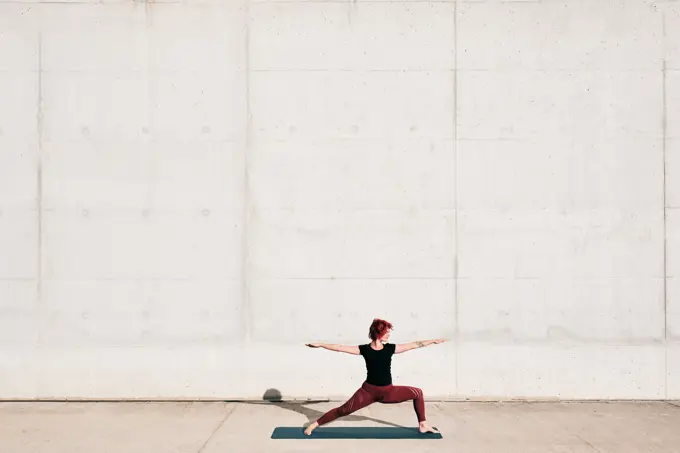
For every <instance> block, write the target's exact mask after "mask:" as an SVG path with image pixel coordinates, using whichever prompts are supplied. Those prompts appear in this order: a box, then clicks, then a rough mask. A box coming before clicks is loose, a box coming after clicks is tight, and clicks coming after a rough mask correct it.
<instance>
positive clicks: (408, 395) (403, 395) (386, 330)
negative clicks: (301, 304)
mask: <svg viewBox="0 0 680 453" xmlns="http://www.w3.org/2000/svg"><path fill="white" fill-rule="evenodd" d="M391 330H392V324H391V323H389V322H387V321H385V320H382V319H374V320H373V323H372V324H371V327H370V328H369V331H368V336H369V338H370V339H371V342H370V343H369V344H364V345H361V346H342V345H335V344H324V343H309V344H307V346H309V347H310V348H324V349H328V350H330V351H337V352H344V353H347V354H353V355H362V356H363V357H364V360H365V361H366V371H367V376H366V381H365V382H364V383H363V385H362V386H361V388H360V389H359V390H357V391H356V393H355V394H354V395H353V396H352V397H351V398H350V399H349V400H348V401H347V402H346V403H345V404H343V405H342V406H340V407H336V408H334V409H331V410H330V411H328V412H326V413H325V414H324V415H323V416H322V417H321V418H319V419H318V420H317V421H315V422H314V423H312V424H311V425H309V426H308V427H307V429H306V430H305V434H306V435H308V436H309V435H310V434H312V431H314V430H315V429H316V428H317V427H319V426H322V425H325V424H326V423H329V422H331V421H333V420H335V419H337V418H339V417H344V416H346V415H349V414H351V413H353V412H356V411H358V410H359V409H363V408H364V407H366V406H369V405H371V404H373V403H376V402H377V403H383V404H393V403H402V402H404V401H410V400H413V408H414V409H415V411H416V415H417V417H418V423H419V427H418V429H419V430H420V432H421V433H427V432H431V433H438V432H439V431H437V430H436V429H434V428H432V427H430V426H429V425H428V424H427V421H426V419H425V399H424V397H423V391H422V390H421V389H419V388H415V387H405V386H397V385H392V372H391V365H392V356H393V355H394V354H401V353H402V352H406V351H410V350H411V349H416V348H423V347H425V346H429V345H431V344H439V343H443V342H444V341H446V340H426V341H415V342H413V343H406V344H398V345H394V344H392V343H388V340H389V339H390V331H391Z"/></svg>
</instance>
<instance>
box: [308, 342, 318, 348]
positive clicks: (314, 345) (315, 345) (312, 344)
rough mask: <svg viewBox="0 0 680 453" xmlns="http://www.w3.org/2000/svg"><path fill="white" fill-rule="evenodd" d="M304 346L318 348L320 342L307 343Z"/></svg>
mask: <svg viewBox="0 0 680 453" xmlns="http://www.w3.org/2000/svg"><path fill="white" fill-rule="evenodd" d="M305 346H308V347H310V348H320V347H321V343H307V344H306V345H305Z"/></svg>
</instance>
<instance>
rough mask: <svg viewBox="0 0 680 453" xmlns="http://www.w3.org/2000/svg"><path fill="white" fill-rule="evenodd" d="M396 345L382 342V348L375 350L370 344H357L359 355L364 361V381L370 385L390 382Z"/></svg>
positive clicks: (382, 384) (388, 383) (381, 384)
mask: <svg viewBox="0 0 680 453" xmlns="http://www.w3.org/2000/svg"><path fill="white" fill-rule="evenodd" d="M395 348H396V345H394V344H391V343H386V344H383V348H382V349H381V350H379V351H376V350H375V349H373V348H372V347H371V345H370V344H362V345H361V346H359V351H360V352H361V355H362V356H364V360H365V361H366V382H367V383H369V384H371V385H379V386H384V385H390V384H392V356H393V355H394V350H395Z"/></svg>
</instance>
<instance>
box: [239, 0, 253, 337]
mask: <svg viewBox="0 0 680 453" xmlns="http://www.w3.org/2000/svg"><path fill="white" fill-rule="evenodd" d="M244 32H245V61H244V68H243V70H244V77H245V93H246V99H245V113H246V118H245V119H246V124H245V126H246V128H245V129H246V130H245V140H244V144H243V222H242V225H241V228H243V232H242V238H243V239H242V240H243V243H242V245H241V248H242V252H241V253H242V261H241V279H242V280H241V310H242V311H241V321H242V325H243V329H244V336H245V341H246V342H249V341H250V340H251V337H252V328H251V322H252V320H251V309H250V284H249V278H250V272H249V264H248V263H249V256H248V255H249V253H250V245H249V239H250V238H249V234H248V233H249V228H250V181H249V155H250V146H251V132H252V131H251V128H252V124H251V120H250V2H249V1H247V2H246V6H245V31H244Z"/></svg>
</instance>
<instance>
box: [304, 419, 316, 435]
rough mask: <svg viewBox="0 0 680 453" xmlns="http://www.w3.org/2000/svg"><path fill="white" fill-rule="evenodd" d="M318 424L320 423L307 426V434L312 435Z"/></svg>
mask: <svg viewBox="0 0 680 453" xmlns="http://www.w3.org/2000/svg"><path fill="white" fill-rule="evenodd" d="M318 426H319V424H318V423H317V422H314V423H312V424H311V425H309V426H308V427H307V429H305V434H306V435H308V436H310V435H311V434H312V431H314V430H315V429H316V428H317V427H318Z"/></svg>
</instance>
